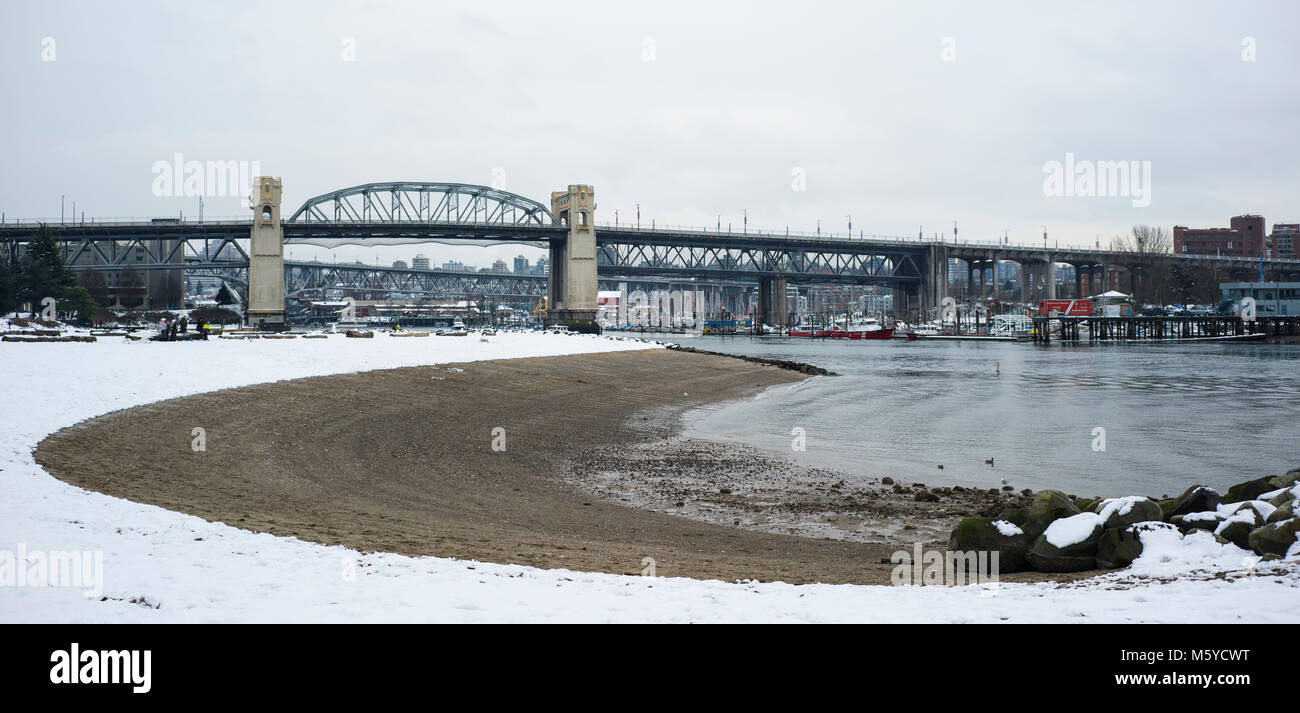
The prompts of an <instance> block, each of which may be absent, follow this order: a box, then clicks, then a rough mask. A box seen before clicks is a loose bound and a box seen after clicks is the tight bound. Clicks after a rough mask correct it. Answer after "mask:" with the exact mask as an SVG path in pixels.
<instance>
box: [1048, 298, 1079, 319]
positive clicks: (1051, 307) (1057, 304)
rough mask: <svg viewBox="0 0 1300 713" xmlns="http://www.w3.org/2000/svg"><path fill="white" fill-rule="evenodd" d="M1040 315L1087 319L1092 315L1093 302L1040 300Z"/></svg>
mask: <svg viewBox="0 0 1300 713" xmlns="http://www.w3.org/2000/svg"><path fill="white" fill-rule="evenodd" d="M1038 314H1040V315H1043V316H1048V315H1054V314H1055V315H1061V316H1065V317H1087V316H1088V315H1091V314H1092V302H1090V301H1088V300H1039V301H1038Z"/></svg>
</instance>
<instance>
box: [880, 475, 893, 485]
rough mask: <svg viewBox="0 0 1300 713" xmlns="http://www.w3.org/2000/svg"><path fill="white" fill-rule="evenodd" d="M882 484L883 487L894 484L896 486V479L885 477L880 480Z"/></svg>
mask: <svg viewBox="0 0 1300 713" xmlns="http://www.w3.org/2000/svg"><path fill="white" fill-rule="evenodd" d="M880 484H881V485H893V484H894V479H893V478H891V477H889V476H885V477H883V478H881V479H880Z"/></svg>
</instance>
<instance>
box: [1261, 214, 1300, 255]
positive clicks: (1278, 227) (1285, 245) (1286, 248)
mask: <svg viewBox="0 0 1300 713" xmlns="http://www.w3.org/2000/svg"><path fill="white" fill-rule="evenodd" d="M1297 239H1300V223H1274V224H1273V234H1272V235H1270V236H1269V245H1268V248H1267V249H1268V250H1271V251H1272V252H1270V253H1269V257H1279V258H1286V259H1290V260H1294V259H1295V258H1296V257H1297V255H1296V242H1297Z"/></svg>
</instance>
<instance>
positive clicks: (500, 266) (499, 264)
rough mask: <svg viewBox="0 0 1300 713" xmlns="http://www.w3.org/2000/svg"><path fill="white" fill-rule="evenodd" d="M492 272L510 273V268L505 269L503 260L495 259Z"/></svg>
mask: <svg viewBox="0 0 1300 713" xmlns="http://www.w3.org/2000/svg"><path fill="white" fill-rule="evenodd" d="M492 272H510V268H508V267H506V261H505V260H501V259H497V260H494V261H493V262H492Z"/></svg>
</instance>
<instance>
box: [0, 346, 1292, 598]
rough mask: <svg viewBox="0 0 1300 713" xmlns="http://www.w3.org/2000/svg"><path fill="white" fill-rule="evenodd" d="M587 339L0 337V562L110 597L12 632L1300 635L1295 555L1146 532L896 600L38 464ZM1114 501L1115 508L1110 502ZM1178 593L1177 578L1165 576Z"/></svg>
mask: <svg viewBox="0 0 1300 713" xmlns="http://www.w3.org/2000/svg"><path fill="white" fill-rule="evenodd" d="M647 346H651V345H647V344H645V343H642V342H638V341H631V340H614V339H605V338H598V337H587V336H563V335H552V334H523V333H503V334H499V335H496V336H493V337H490V338H488V339H487V341H480V340H479V339H478V338H476V337H470V338H459V339H445V338H436V337H431V338H427V339H396V338H392V337H390V336H389V335H386V334H379V335H377V337H376V338H375V339H346V338H344V337H343V336H341V335H331V336H329V337H327V338H325V339H316V340H303V339H293V340H275V341H268V340H249V341H243V340H215V339H214V340H211V341H208V342H198V343H187V344H164V343H150V342H129V341H127V340H125V339H121V338H108V339H103V340H101V341H99V342H96V343H50V344H6V345H4V346H3V347H0V369H2V371H0V373H3V374H4V377H3V378H4V380H5V384H6V388H5V394H6V397H7V399H6V400H7V401H8V408H6V409H5V410H4V413H3V414H0V433H2V434H3V439H2V440H0V487H3V489H4V498H3V499H0V550H10V551H13V552H17V551H18V550H19V548H20V547H21V548H22V549H24V550H26V551H41V552H55V551H78V552H81V551H85V552H102V557H103V560H102V561H103V581H102V592H95V593H93V594H97V596H87V595H86V593H85V591H83V590H84V589H85V587H81V588H78V587H48V586H47V587H35V586H5V587H0V620H3V621H6V622H266V621H300V622H318V621H319V622H369V621H436V622H486V621H523V622H569V621H594V622H606V621H611V622H724V621H764V622H766V621H786V622H830V621H846V622H858V621H860V622H1001V621H1007V622H1098V621H1107V622H1246V621H1250V622H1264V623H1275V622H1296V621H1300V606H1297V605H1296V601H1297V596H1296V595H1297V593H1300V592H1298V591H1297V590H1298V589H1300V557H1297V551H1296V550H1295V549H1294V548H1293V550H1292V554H1291V555H1290V556H1289V557H1288V558H1287V559H1286V560H1283V561H1279V562H1261V563H1256V560H1257V558H1256V557H1254V556H1253V555H1252V553H1249V552H1247V551H1245V550H1241V549H1239V548H1236V547H1234V546H1231V545H1219V544H1217V543H1215V542H1214V540H1213V538H1212V537H1210V536H1209V535H1208V533H1203V534H1204V536H1200V535H1198V534H1193V535H1188V536H1186V537H1183V536H1179V535H1177V534H1176V533H1172V534H1170V533H1167V532H1162V533H1157V534H1156V535H1153V537H1152V539H1151V540H1150V541H1147V542H1146V545H1147V547H1146V550H1145V551H1144V553H1143V556H1142V557H1141V558H1140V559H1139V560H1138V561H1137V562H1136V563H1135V564H1134V565H1133V566H1132V567H1131V568H1129V569H1125V570H1120V571H1118V572H1115V573H1112V574H1107V575H1102V576H1099V577H1096V578H1093V579H1089V580H1085V581H1082V582H1077V583H1072V584H1057V583H1040V584H1012V583H1005V582H1004V583H1000V584H998V585H997V586H996V587H993V588H989V587H979V586H967V587H912V586H907V587H887V586H860V585H823V584H812V585H798V586H795V585H790V584H785V583H781V582H762V583H759V582H721V581H697V580H690V579H684V578H671V579H670V578H662V577H641V576H625V575H612V574H592V573H584V572H573V571H568V570H543V569H536V568H532V567H526V566H519V565H498V564H490V563H482V562H472V561H462V560H453V559H446V558H439V557H419V558H415V557H407V556H402V555H396V554H385V553H378V554H359V553H357V552H355V551H352V550H348V549H346V548H343V547H337V546H336V547H327V546H323V545H319V544H315V543H311V542H305V541H300V540H297V539H295V538H286V537H277V536H274V535H270V534H265V533H257V532H250V531H246V530H241V529H238V528H235V527H231V526H228V525H225V524H221V523H211V522H207V521H205V520H203V519H201V518H198V517H194V516H190V515H184V514H181V513H177V512H172V511H169V510H164V509H162V508H158V507H154V506H149V505H143V504H139V503H134V502H129V501H126V500H121V499H118V498H113V497H109V496H106V495H103V494H100V493H96V492H88V491H85V490H82V489H79V488H76V487H74V486H71V485H69V484H67V483H64V482H62V481H60V480H57V479H55V478H53V477H51V476H50V475H49V474H48V473H46V472H45V471H44V470H43V469H41V468H40V467H39V466H38V465H37V464H36V462H35V461H34V459H33V457H32V449H33V448H34V447H35V446H36V444H37V443H39V442H40V441H41V440H42V439H43V438H44V437H45V436H47V435H49V434H50V433H53V432H54V431H57V430H59V429H61V428H64V427H66V426H69V425H72V424H74V423H77V422H79V421H81V420H84V419H86V418H90V417H93V416H97V415H100V414H104V413H107V412H110V411H114V410H118V409H125V408H131V407H134V406H139V405H142V404H147V403H151V402H155V401H160V400H165V399H170V398H175V397H180V396H186V395H192V394H198V393H204V392H209V391H214V390H218V389H224V388H231V387H238V386H245V385H250V384H257V383H265V382H272V381H279V380H284V379H293V378H300V377H306V376H317V375H327V374H341V373H350V372H358V371H368V370H375V369H388V368H395V367H403V366H416V365H425V364H435V363H448V362H466V361H475V360H484V359H504V358H512V357H533V356H548V355H561V354H575V353H586V352H601V351H617V350H625V349H644V348H646V347H647ZM1115 495H1120V494H1119V493H1116V494H1115ZM1169 580H1172V581H1169Z"/></svg>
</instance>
